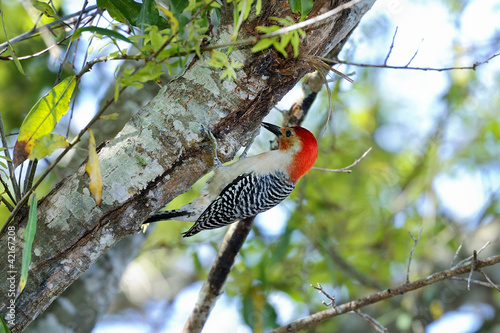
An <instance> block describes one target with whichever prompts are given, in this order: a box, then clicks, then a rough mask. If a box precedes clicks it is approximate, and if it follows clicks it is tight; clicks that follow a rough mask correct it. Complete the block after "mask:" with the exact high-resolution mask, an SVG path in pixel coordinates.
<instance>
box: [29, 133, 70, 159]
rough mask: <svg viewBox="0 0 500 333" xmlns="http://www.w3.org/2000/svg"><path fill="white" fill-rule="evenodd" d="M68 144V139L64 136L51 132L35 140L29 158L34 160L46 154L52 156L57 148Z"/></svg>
mask: <svg viewBox="0 0 500 333" xmlns="http://www.w3.org/2000/svg"><path fill="white" fill-rule="evenodd" d="M67 146H68V140H66V138H65V137H64V136H62V135H59V134H54V133H50V134H47V135H44V136H42V137H41V138H40V139H37V140H35V144H34V145H33V149H32V150H31V153H30V154H29V156H28V158H29V159H30V160H32V161H33V160H35V159H37V160H39V159H42V158H44V157H45V156H50V155H51V154H52V153H53V152H54V150H56V149H57V148H66V147H67Z"/></svg>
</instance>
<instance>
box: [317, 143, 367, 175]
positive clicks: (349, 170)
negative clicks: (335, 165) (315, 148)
mask: <svg viewBox="0 0 500 333" xmlns="http://www.w3.org/2000/svg"><path fill="white" fill-rule="evenodd" d="M371 150H372V147H370V148H368V150H367V151H365V152H364V153H363V155H361V157H360V158H358V159H357V160H356V161H354V163H353V164H351V165H349V166H346V167H345V168H342V169H325V168H317V167H313V169H314V170H319V171H327V172H346V173H351V172H352V170H351V168H353V167H354V166H355V165H356V164H358V163H359V162H360V161H361V160H362V159H363V158H365V157H366V155H368V153H369V152H370V151H371Z"/></svg>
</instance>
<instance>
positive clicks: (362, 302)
mask: <svg viewBox="0 0 500 333" xmlns="http://www.w3.org/2000/svg"><path fill="white" fill-rule="evenodd" d="M498 263H500V254H499V255H495V256H491V257H488V258H486V259H483V260H478V261H477V263H476V264H475V265H476V268H483V267H487V266H492V265H495V264H498ZM472 265H474V263H472V262H471V263H469V264H467V265H464V266H459V267H454V268H451V269H447V270H444V271H441V272H438V273H434V274H432V275H429V276H427V277H425V278H423V279H420V280H417V281H415V282H410V283H405V284H402V285H400V286H397V287H394V288H389V289H386V290H382V291H379V292H377V293H374V294H371V295H368V296H366V297H363V298H359V299H356V300H353V301H350V302H347V303H344V304H341V305H337V306H335V307H334V308H331V309H328V310H324V311H320V312H317V313H314V314H312V315H310V316H307V317H305V318H302V319H299V320H296V321H294V322H292V323H290V324H288V325H285V326H281V327H278V328H277V329H275V330H272V331H271V333H285V332H288V333H290V332H299V331H303V330H306V329H308V328H309V327H311V326H313V325H315V324H318V323H320V322H322V321H324V320H327V319H330V318H333V317H336V316H339V315H342V314H344V313H348V312H350V311H355V310H357V309H360V308H362V307H365V306H367V305H370V304H374V303H377V302H380V301H382V300H386V299H389V298H392V297H395V296H399V295H403V294H406V293H408V292H410V291H414V290H417V289H421V288H423V287H425V286H428V285H431V284H435V283H437V282H441V281H444V280H448V279H450V278H451V277H454V276H457V275H462V274H466V273H468V272H469V271H470V269H471V266H472Z"/></svg>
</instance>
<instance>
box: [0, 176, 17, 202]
mask: <svg viewBox="0 0 500 333" xmlns="http://www.w3.org/2000/svg"><path fill="white" fill-rule="evenodd" d="M0 182H1V183H2V185H3V188H4V189H5V193H7V195H8V196H9V198H10V200H12V202H14V203H15V202H16V200H15V199H14V197H13V196H12V193H11V192H10V190H9V186H8V185H7V183H6V182H5V181H4V180H3V178H2V175H0Z"/></svg>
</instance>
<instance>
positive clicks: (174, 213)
mask: <svg viewBox="0 0 500 333" xmlns="http://www.w3.org/2000/svg"><path fill="white" fill-rule="evenodd" d="M191 215H193V213H192V212H188V211H185V210H168V211H163V212H158V213H156V214H155V215H153V216H151V217H150V218H149V219H147V220H146V221H145V222H144V224H145V223H153V222H158V221H167V220H175V218H176V217H183V219H182V220H184V219H186V218H189V217H190V216H191ZM182 220H181V221H182Z"/></svg>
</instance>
